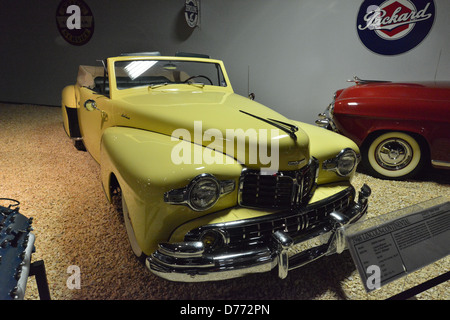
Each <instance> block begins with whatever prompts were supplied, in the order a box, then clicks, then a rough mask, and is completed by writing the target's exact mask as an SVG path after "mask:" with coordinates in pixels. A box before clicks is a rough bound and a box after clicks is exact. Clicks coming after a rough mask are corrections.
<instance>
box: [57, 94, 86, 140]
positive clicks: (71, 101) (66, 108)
mask: <svg viewBox="0 0 450 320" xmlns="http://www.w3.org/2000/svg"><path fill="white" fill-rule="evenodd" d="M77 100H78V99H77V94H76V88H75V86H74V85H71V86H67V87H65V88H64V89H63V91H62V99H61V111H62V116H63V124H64V131H66V133H67V135H68V136H69V137H70V138H81V133H80V127H79V124H78V112H77V108H78V102H77Z"/></svg>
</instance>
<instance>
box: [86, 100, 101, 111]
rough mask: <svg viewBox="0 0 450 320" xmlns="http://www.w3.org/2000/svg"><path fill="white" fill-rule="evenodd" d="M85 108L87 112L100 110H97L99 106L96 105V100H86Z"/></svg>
mask: <svg viewBox="0 0 450 320" xmlns="http://www.w3.org/2000/svg"><path fill="white" fill-rule="evenodd" d="M84 108H85V109H86V110H87V111H94V110H99V109H98V108H97V104H96V103H95V101H94V100H90V99H89V100H86V102H85V103H84Z"/></svg>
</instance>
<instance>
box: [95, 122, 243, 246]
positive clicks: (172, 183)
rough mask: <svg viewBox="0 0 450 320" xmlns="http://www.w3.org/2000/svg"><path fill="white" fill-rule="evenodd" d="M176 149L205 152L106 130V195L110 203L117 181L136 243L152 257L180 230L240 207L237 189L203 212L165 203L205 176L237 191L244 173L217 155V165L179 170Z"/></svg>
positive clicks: (147, 135) (158, 137)
mask: <svg viewBox="0 0 450 320" xmlns="http://www.w3.org/2000/svg"><path fill="white" fill-rule="evenodd" d="M177 146H178V147H180V146H183V147H186V148H190V150H192V152H193V153H195V152H203V151H204V150H205V148H204V147H202V146H198V145H193V144H191V143H190V142H186V141H180V140H178V139H172V138H171V137H170V136H166V135H162V134H158V133H155V132H150V131H145V130H140V129H134V128H125V127H112V128H108V129H106V130H105V132H104V134H103V137H102V146H101V156H100V164H101V177H102V184H103V187H104V190H105V193H106V195H107V197H108V199H109V200H110V201H111V194H110V192H109V190H110V187H111V177H112V175H114V176H115V178H116V179H117V181H118V183H119V185H120V188H121V191H122V194H123V196H124V197H125V201H126V203H127V206H128V209H129V214H130V219H131V222H132V224H133V228H134V232H135V235H136V239H137V241H138V243H139V245H140V247H141V249H142V250H143V252H144V253H145V254H150V253H152V252H153V251H154V250H155V249H156V247H157V244H158V243H160V242H162V241H167V240H168V238H169V237H170V234H171V233H172V231H173V230H174V229H175V228H177V227H178V226H179V225H181V224H183V223H185V222H187V221H189V220H192V219H197V218H198V217H200V216H202V215H206V214H209V213H211V212H214V211H220V210H224V209H226V208H229V207H233V206H235V205H236V204H237V190H236V188H237V187H236V188H235V190H234V191H233V192H232V193H229V194H227V195H224V196H223V197H221V198H220V199H219V201H218V202H217V203H216V205H215V206H214V207H213V208H211V209H209V210H206V211H202V212H195V211H193V210H191V209H190V208H189V207H187V206H184V205H173V204H168V203H166V202H164V193H165V192H167V191H170V190H172V189H177V188H182V187H185V186H186V185H187V184H189V182H190V181H191V180H192V179H193V178H194V177H196V176H198V175H200V174H202V173H209V174H212V175H214V176H215V177H216V178H217V179H219V180H235V182H236V186H237V185H238V180H239V176H240V174H241V170H242V166H241V165H240V164H239V163H237V162H236V161H235V160H234V159H229V158H228V157H227V156H225V155H223V154H221V153H220V154H215V152H214V151H212V154H214V156H215V159H216V160H217V162H218V163H212V164H205V163H204V162H203V163H200V164H195V163H181V164H176V163H175V162H176V161H174V159H172V151H173V149H174V148H175V147H177ZM186 150H187V149H186ZM220 160H221V161H222V163H220V162H221V161H220Z"/></svg>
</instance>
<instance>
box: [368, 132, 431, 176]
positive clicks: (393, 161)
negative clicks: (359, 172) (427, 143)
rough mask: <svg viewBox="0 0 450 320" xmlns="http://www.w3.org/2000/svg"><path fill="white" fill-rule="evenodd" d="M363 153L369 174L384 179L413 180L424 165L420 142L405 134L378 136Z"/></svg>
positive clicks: (394, 133) (392, 133) (391, 133)
mask: <svg viewBox="0 0 450 320" xmlns="http://www.w3.org/2000/svg"><path fill="white" fill-rule="evenodd" d="M363 152H364V156H363V166H364V167H365V168H366V169H367V171H368V173H369V174H371V175H373V176H375V177H378V178H382V179H391V180H392V179H398V180H404V179H408V178H412V177H414V176H415V175H416V174H417V173H418V172H419V171H420V170H421V168H422V166H423V163H424V152H423V150H422V149H421V146H420V144H419V142H418V141H417V140H416V139H415V138H414V137H413V136H411V135H409V134H407V133H404V132H387V133H383V134H381V135H378V136H376V137H375V138H374V139H372V140H371V141H369V142H368V143H367V144H366V145H365V148H364V149H363Z"/></svg>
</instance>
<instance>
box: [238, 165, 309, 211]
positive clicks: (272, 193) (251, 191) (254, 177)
mask: <svg viewBox="0 0 450 320" xmlns="http://www.w3.org/2000/svg"><path fill="white" fill-rule="evenodd" d="M317 168H318V165H317V161H316V160H314V159H313V160H312V161H310V163H309V164H308V165H307V166H305V167H303V168H302V169H300V170H297V171H281V172H277V173H275V174H272V175H265V174H262V173H261V172H260V171H258V170H245V171H243V172H242V174H241V177H240V181H239V204H240V205H241V206H243V207H250V208H288V207H292V206H296V205H300V204H303V203H305V202H306V200H307V199H309V195H310V193H311V190H312V188H313V186H314V183H315V178H316V170H317Z"/></svg>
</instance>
